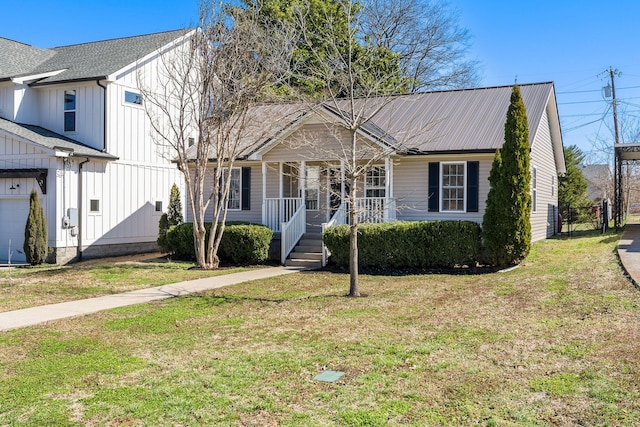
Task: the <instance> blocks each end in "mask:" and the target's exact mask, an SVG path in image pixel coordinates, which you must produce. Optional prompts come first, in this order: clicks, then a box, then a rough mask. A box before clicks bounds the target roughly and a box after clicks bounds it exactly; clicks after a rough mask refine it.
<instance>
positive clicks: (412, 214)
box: [393, 154, 493, 223]
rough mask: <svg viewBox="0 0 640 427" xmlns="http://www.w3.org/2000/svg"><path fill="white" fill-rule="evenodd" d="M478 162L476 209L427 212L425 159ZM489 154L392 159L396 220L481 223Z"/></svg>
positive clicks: (427, 180) (427, 185)
mask: <svg viewBox="0 0 640 427" xmlns="http://www.w3.org/2000/svg"><path fill="white" fill-rule="evenodd" d="M452 161H479V162H480V171H479V175H480V176H479V194H478V212H469V213H454V212H429V211H428V200H429V179H428V178H429V162H452ZM492 162H493V154H475V155H473V154H468V155H429V156H406V157H400V158H396V159H394V163H393V195H394V197H395V198H396V201H397V202H396V204H397V208H398V211H397V213H396V218H397V219H398V220H400V221H422V220H430V221H435V220H465V221H475V222H478V223H482V217H483V215H484V210H485V204H486V200H487V194H488V193H489V172H490V171H491V163H492Z"/></svg>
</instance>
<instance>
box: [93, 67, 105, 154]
mask: <svg viewBox="0 0 640 427" xmlns="http://www.w3.org/2000/svg"><path fill="white" fill-rule="evenodd" d="M96 83H97V84H98V86H100V87H101V88H102V89H104V96H103V97H102V151H103V152H106V151H107V86H105V85H103V84H102V83H100V79H96Z"/></svg>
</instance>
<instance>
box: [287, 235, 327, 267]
mask: <svg viewBox="0 0 640 427" xmlns="http://www.w3.org/2000/svg"><path fill="white" fill-rule="evenodd" d="M284 265H285V266H287V267H302V268H306V269H309V270H313V269H316V268H321V267H322V234H320V233H305V234H303V235H302V238H301V239H300V241H299V242H298V244H297V245H296V247H295V248H293V251H292V252H291V253H290V254H289V258H287V260H286V261H285V263H284Z"/></svg>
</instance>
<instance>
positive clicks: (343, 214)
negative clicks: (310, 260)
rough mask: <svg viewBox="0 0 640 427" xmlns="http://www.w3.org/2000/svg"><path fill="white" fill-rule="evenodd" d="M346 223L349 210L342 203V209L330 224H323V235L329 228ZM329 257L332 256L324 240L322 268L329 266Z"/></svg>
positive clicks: (335, 214) (340, 208)
mask: <svg viewBox="0 0 640 427" xmlns="http://www.w3.org/2000/svg"><path fill="white" fill-rule="evenodd" d="M346 223H347V209H346V204H345V203H344V202H342V203H341V204H340V207H339V208H338V210H337V211H336V213H334V214H333V217H331V219H330V220H329V222H323V223H322V235H324V230H326V229H327V228H329V227H335V226H336V225H342V224H346ZM329 255H331V253H330V252H329V249H327V247H326V246H325V244H324V240H322V266H323V267H324V266H326V265H327V260H328V259H329Z"/></svg>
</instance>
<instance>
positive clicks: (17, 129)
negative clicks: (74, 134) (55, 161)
mask: <svg viewBox="0 0 640 427" xmlns="http://www.w3.org/2000/svg"><path fill="white" fill-rule="evenodd" d="M0 130H3V131H6V132H9V133H10V134H13V135H16V136H18V137H20V138H24V139H26V140H28V141H31V142H33V143H34V144H37V145H40V146H42V147H44V148H47V149H49V150H64V151H73V155H74V156H77V157H92V158H99V159H105V160H117V157H114V156H112V155H110V154H107V153H103V152H102V151H100V150H96V149H95V148H91V147H88V146H86V145H84V144H81V143H80V142H78V141H75V140H73V139H71V138H67V137H66V136H64V135H60V134H58V133H55V132H51V131H50V130H47V129H45V128H42V127H40V126H33V125H25V124H21V123H15V122H12V121H10V120H6V119H3V118H0Z"/></svg>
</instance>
